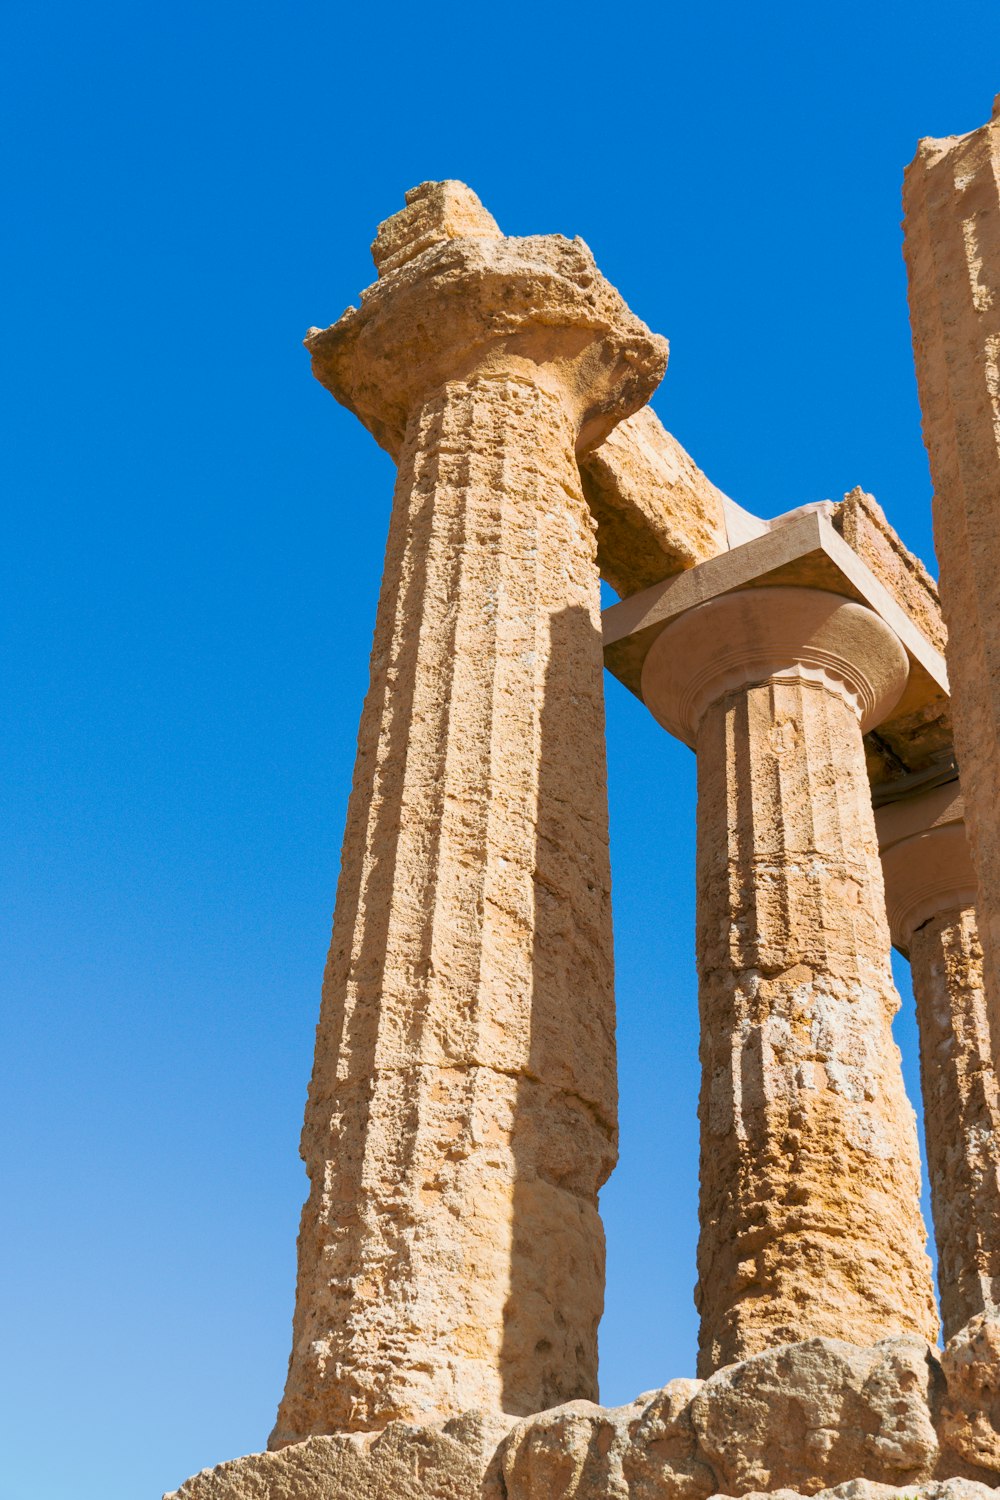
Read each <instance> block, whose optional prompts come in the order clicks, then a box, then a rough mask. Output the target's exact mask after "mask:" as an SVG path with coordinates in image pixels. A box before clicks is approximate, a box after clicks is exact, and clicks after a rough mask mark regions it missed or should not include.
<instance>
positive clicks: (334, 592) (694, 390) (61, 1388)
mask: <svg viewBox="0 0 1000 1500" xmlns="http://www.w3.org/2000/svg"><path fill="white" fill-rule="evenodd" d="M5 27H6V31H7V39H6V43H5V45H4V47H3V48H2V49H0V59H2V60H0V68H2V70H3V73H4V75H5V76H4V77H3V80H2V83H3V87H2V89H0V99H2V104H0V109H2V112H3V116H4V120H3V133H2V138H3V151H4V155H5V171H6V177H7V183H8V189H7V197H8V201H10V200H11V199H12V202H13V208H12V212H11V216H10V223H9V232H8V235H7V237H6V240H5V243H4V245H3V247H2V249H0V257H2V260H3V267H2V270H3V285H4V288H5V291H6V293H7V297H6V310H5V315H4V317H5V328H4V333H5V337H4V338H3V341H2V350H0V379H2V381H3V407H4V412H5V416H6V418H7V422H6V424H5V425H6V429H7V440H6V442H5V444H4V447H3V464H4V469H5V482H4V494H5V496H6V498H7V504H6V507H5V525H4V545H3V548H2V551H0V570H2V574H3V577H2V581H0V612H2V632H3V637H4V641H3V644H4V652H3V656H4V662H5V673H4V675H5V687H6V697H7V705H6V712H5V714H4V721H3V729H2V731H0V778H2V786H3V817H2V820H0V840H2V845H3V847H2V851H0V885H2V901H3V907H4V921H3V924H2V934H0V990H2V993H3V995H4V998H5V1002H6V1003H5V1005H4V1012H3V1023H2V1024H3V1032H4V1035H3V1041H2V1047H3V1057H4V1061H5V1064H6V1065H7V1066H6V1068H5V1074H6V1082H5V1087H4V1090H3V1105H2V1108H3V1110H4V1112H5V1115H6V1118H5V1120H4V1121H3V1123H2V1129H0V1142H2V1151H3V1155H4V1158H5V1160H4V1164H3V1171H4V1180H5V1183H6V1188H5V1203H6V1206H7V1209H8V1216H7V1225H6V1230H5V1233H4V1235H3V1237H2V1242H0V1260H2V1276H3V1285H4V1287H5V1288H6V1291H7V1294H8V1296H7V1298H6V1299H5V1301H6V1310H5V1318H4V1323H5V1329H4V1338H3V1348H4V1354H3V1378H4V1389H3V1394H2V1399H0V1411H2V1412H3V1414H4V1415H3V1424H4V1425H3V1431H4V1438H5V1442H4V1455H5V1456H4V1462H3V1465H2V1473H0V1500H29V1497H30V1500H64V1497H66V1500H69V1497H70V1496H72V1497H73V1500H136V1497H139V1496H153V1497H155V1496H158V1495H159V1494H160V1491H161V1490H162V1489H164V1488H169V1487H172V1486H174V1485H176V1484H177V1483H179V1482H180V1481H181V1480H182V1479H183V1478H184V1477H186V1476H187V1475H188V1474H189V1473H191V1472H192V1471H194V1470H196V1469H198V1468H200V1467H201V1466H203V1465H206V1464H210V1463H215V1462H218V1461H219V1460H221V1459H224V1458H227V1457H232V1456H235V1455H237V1454H239V1453H243V1452H247V1451H250V1450H253V1449H255V1448H258V1447H260V1446H262V1445H263V1443H264V1441H265V1439H266V1435H267V1432H268V1430H269V1428H270V1426H271V1423H272V1420H273V1416H274V1410H275V1406H276V1403H277V1400H278V1397H279V1395H280V1391H281V1386H282V1383H283V1377H284V1369H285V1363H286V1360H287V1355H288V1345H289V1330H290V1318H291V1307H292V1292H293V1281H294V1240H295V1232H296V1225H297V1219H298V1213H299V1208H300V1204H301V1201H302V1198H303V1195H304V1191H305V1177H304V1173H303V1170H302V1167H301V1164H300V1162H299V1160H298V1156H297V1141H298V1133H299V1126H300V1121H301V1113H302V1105H303V1100H304V1095H305V1087H306V1081H307V1077H308V1072H309V1066H310V1058H311V1049H312V1038H313V1027H314V1024H315V1019H316V1012H317V1004H318V994H319V980H320V973H321V969H322V964H323V958H324V954H325V950H326V946H327V942H328V939H329V922H330V912H331V908H332V902H333V892H334V887H335V882H336V876H337V868H338V855H339V844H340V836H341V829H342V823H343V817H344V809H345V802H346V796H347V792H348V788H349V785H350V775H351V766H352V762H353V754H354V740H355V733H356V727H357V718H358V713H359V710H360V706H361V700H362V696H363V693H364V689H365V684H366V679H367V656H368V649H369V645H370V638H371V629H372V623H373V618H374V609H375V601H376V593H377V586H378V579H379V573H380V567H381V554H382V548H383V544H384V537H385V529H386V523H387V515H388V506H389V499H390V492H391V484H392V466H391V464H390V462H389V460H388V459H387V458H386V456H385V455H384V454H382V453H381V452H380V451H379V450H378V449H377V448H376V447H375V445H374V443H373V442H372V440H371V439H370V438H369V437H368V435H367V433H365V432H364V431H363V430H362V429H361V427H360V426H359V425H358V424H357V422H356V421H355V419H354V418H353V417H351V416H350V415H349V414H348V413H346V412H344V411H342V410H340V409H339V408H338V407H337V406H336V405H335V403H334V402H333V401H332V400H331V399H330V397H329V396H328V395H327V394H326V393H325V392H323V391H322V390H321V389H320V388H319V386H318V385H316V384H315V383H314V382H313V381H312V380H311V378H310V375H309V369H308V360H307V357H306V355H305V352H304V351H303V350H302V348H301V345H300V340H301V337H302V335H303V333H304V332H305V329H306V328H307V326H309V325H310V324H326V323H329V322H332V321H333V320H334V319H335V318H336V317H337V316H338V315H339V313H340V312H341V310H342V309H343V307H344V306H345V305H346V304H347V303H348V302H350V301H352V300H353V299H354V298H355V297H356V295H357V293H358V292H359V291H360V290H361V288H362V287H363V286H365V285H366V284H368V282H369V281H371V280H372V279H373V269H372V266H371V262H370V259H369V254H368V245H369V243H370V241H371V239H372V237H373V234H374V230H375V226H376V224H377V222H378V221H379V220H380V219H381V218H384V217H385V216H387V215H388V214H390V213H392V212H394V211H395V210H396V209H397V208H399V207H400V206H401V204H402V196H403V192H404V190H405V189H406V188H407V187H409V186H411V185H413V184H414V183H417V182H420V181H422V180H425V179H428V178H436V177H459V178H462V179H464V180H466V181H467V182H469V183H470V184H471V185H472V186H473V187H474V188H475V189H476V191H477V192H478V193H479V194H480V196H481V197H482V198H483V200H484V202H485V203H486V204H487V206H488V207H489V208H490V210H491V211H492V212H493V213H494V215H495V216H496V218H497V219H498V221H499V223H500V225H501V227H502V228H503V229H505V230H506V231H507V232H508V233H513V234H522V233H542V232H550V231H558V232H561V233H565V234H570V235H573V234H580V235H582V236H583V237H584V239H586V240H587V242H588V243H589V244H590V246H591V248H592V249H593V251H594V253H595V255H596V257H597V260H598V263H599V264H600V266H601V267H602V269H603V270H604V272H605V273H606V274H607V275H608V276H609V278H610V279H611V280H612V281H614V282H615V283H616V284H617V285H618V286H619V288H620V289H621V290H622V292H623V293H624V295H625V296H626V298H627V299H628V300H629V302H630V303H631V305H632V306H633V308H634V309H635V310H636V311H637V312H638V313H639V314H640V315H641V316H642V317H643V318H645V319H646V320H647V322H649V323H650V324H651V326H652V327H654V328H655V329H657V330H658V331H660V332H663V333H665V334H666V335H667V336H668V337H669V339H670V341H671V346H672V353H671V361H670V369H669V370H668V373H667V377H666V380H665V382H664V385H663V387H662V390H661V391H660V392H659V393H658V395H657V397H656V399H655V402H654V405H655V407H656V409H657V411H658V412H659V414H660V415H661V417H662V418H663V420H664V422H665V423H666V424H667V426H668V427H669V428H670V429H671V430H672V431H674V432H675V433H676V434H677V436H678V437H679V438H680V440H681V441H682V442H683V443H684V444H685V445H686V446H687V447H688V448H689V450H690V451H691V452H692V453H693V454H694V456H695V458H696V459H697V460H698V462H699V463H700V464H701V465H702V466H703V467H704V468H705V469H706V470H707V471H708V472H709V474H710V475H711V476H712V478H713V479H714V480H715V482H716V483H718V484H719V485H720V486H721V487H722V488H723V489H725V490H726V491H727V492H728V493H730V494H731V495H732V496H733V497H734V498H735V499H737V500H739V501H740V502H741V503H742V504H743V505H745V506H748V507H750V508H751V509H756V510H758V511H759V512H761V513H762V514H765V515H773V514H776V513H778V512H780V511H783V510H786V509H788V508H790V507H791V506H795V505H800V504H802V503H804V502H806V501H811V500H818V499H823V498H829V497H832V498H839V497H840V496H841V495H842V494H843V493H844V491H845V490H846V489H848V488H850V487H851V486H853V485H855V484H862V485H863V486H865V488H867V489H870V490H872V491H873V492H874V493H875V494H876V495H877V496H878V498H879V500H880V501H881V502H882V504H883V506H884V507H885V509H886V511H887V512H888V514H889V516H890V519H891V520H892V521H893V522H894V523H895V525H896V526H897V528H898V529H899V530H900V532H901V533H902V535H903V536H904V538H905V539H906V540H907V541H908V542H909V543H910V545H911V546H913V547H914V548H915V549H916V550H917V551H919V552H920V553H921V554H922V555H923V556H924V558H925V559H926V560H927V561H928V562H932V561H933V558H932V550H931V537H930V520H929V480H928V474H927V466H926V461H925V457H924V453H923V449H922V446H921V442H920V428H919V412H918V408H917V404H916V395H915V388H914V381H913V374H912V362H911V354H910V347H909V333H908V326H907V318H906V303H905V278H904V272H903V265H902V260H901V256H900V231H899V220H900V213H901V210H900V181H901V175H902V169H903V166H904V165H905V163H906V162H907V161H908V160H909V159H910V158H911V157H912V155H913V152H914V148H915V145H916V141H917V139H918V137H919V136H921V135H926V134H937V135H941V134H947V133H950V132H958V131H965V130H968V129H971V128H973V127H974V126H976V125H979V124H981V123H982V122H983V121H984V120H985V119H986V118H987V117H988V115H989V111H990V105H991V102H992V98H993V95H994V93H995V92H996V91H997V90H1000V7H997V5H996V3H995V0H989V3H986V0H984V3H978V0H975V3H974V0H953V4H952V5H951V6H950V7H949V8H948V9H947V10H945V9H943V8H942V7H941V6H940V5H939V4H934V5H932V4H930V3H927V0H913V3H908V4H902V3H899V4H896V3H891V4H890V3H882V4H879V3H872V0H869V3H867V4H864V5H862V4H859V3H853V0H852V3H845V4H840V5H838V6H828V5H814V6H803V5H802V4H795V5H793V4H791V3H787V0H778V3H775V4H773V5H769V6H766V7H748V6H742V5H736V4H733V3H728V0H727V3H719V4H715V5H707V4H706V5H702V6H694V5H691V4H690V3H685V4H684V5H676V4H673V3H665V4H660V5H651V4H647V3H640V4H637V5H633V6H631V7H628V8H622V7H618V8H615V7H599V6H597V5H594V4H591V3H589V0H586V3H582V4H577V5H574V6H568V5H562V4H556V5H551V4H550V5H547V4H541V5H532V6H519V5H516V4H515V5H507V6H505V7H499V6H496V7H470V6H468V5H461V6H460V5H457V4H434V3H428V4H425V5H422V6H419V7H417V6H414V7H402V6H398V5H394V4H389V5H388V6H384V7H382V8H380V9H378V10H375V9H373V8H372V9H364V10H363V9H361V8H360V7H352V8H347V7H338V6H334V5H321V4H317V3H313V0H300V3H297V4H294V5H286V6H280V7H279V6H274V5H267V4H253V3H247V0H242V3H240V4H239V5H237V4H229V3H213V0H205V3H202V4H199V5H194V4H192V3H190V0H175V3H174V4H172V5H170V6H164V5H156V4H153V5H147V6H142V7H140V6H136V5H132V4H130V5H126V4H124V3H117V4H116V3H109V0H94V3H92V4H90V5H88V6H85V7H84V6H79V5H72V6H71V5H69V4H66V3H58V0H56V3H49V4H45V3H44V0H43V3H39V0H34V3H32V4H30V5H29V4H27V3H24V0H8V6H7V11H6V23H5ZM607 701H608V748H609V775H610V787H611V817H612V838H613V851H612V852H613V862H614V878H615V923H616V941H617V961H618V1000H619V1010H620V1018H621V1023H620V1033H621V1034H620V1045H621V1069H622V1143H621V1144H622V1162H621V1165H620V1167H619V1169H618V1171H617V1173H616V1175H615V1177H614V1178H613V1180H612V1182H611V1184H610V1185H609V1187H608V1188H607V1189H606V1191H605V1194H604V1209H605V1215H606V1222H607V1228H608V1239H609V1286H608V1307H607V1315H606V1318H605V1323H604V1325H603V1330H602V1383H603V1392H604V1396H605V1399H607V1400H610V1401H620V1400H625V1399H628V1398H630V1397H631V1396H632V1395H634V1394H636V1393H637V1392H638V1391H640V1390H643V1389H648V1388H649V1387H651V1386H655V1385H659V1384H662V1383H663V1382H664V1381H665V1380H667V1379H669V1378H671V1377H672V1376H675V1375H680V1374H688V1373H691V1372H692V1370H693V1360H694V1340H695V1319H694V1310H693V1307H692V1304H691V1288H692V1285H693V1282H694V1242H695V1230H696V1222H695V1220H696V1172H697V1137H696V1122H695V1115H694V1111H695V1100H696V1092H697V1055H696V1054H697V1028H696V1023H695V1006H696V1000H695V985H694V961H693V901H692V897H693V879H692V874H693V828H694V806H693V804H694V763H693V759H692V757H691V756H690V754H689V753H688V752H687V751H686V750H684V749H683V748H682V747H680V746H678V745H675V744H673V743H672V742H670V741H669V740H668V738H667V737H666V736H665V735H664V734H663V733H662V732H661V731H660V730H658V729H657V728H656V726H655V725H654V724H653V722H652V720H651V719H650V718H649V717H648V715H647V714H646V713H645V712H644V710H643V709H642V708H641V706H640V705H639V704H638V703H636V702H635V701H634V700H632V699H631V698H629V696H628V695H627V694H626V693H625V691H624V690H623V689H621V688H620V687H619V685H618V684H617V683H615V682H610V681H609V683H608V694H607ZM899 974H900V982H901V985H905V980H906V976H905V966H902V967H901V968H900V970H899ZM910 1011H911V1001H910V999H909V995H908V992H904V1011H903V1014H902V1016H901V1019H900V1024H899V1027H898V1030H899V1036H900V1041H901V1044H902V1045H903V1047H904V1050H905V1052H906V1059H907V1069H908V1078H909V1080H910V1082H911V1087H915V1058H914V1028H913V1023H912V1017H911V1014H910Z"/></svg>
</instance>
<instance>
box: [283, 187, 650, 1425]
mask: <svg viewBox="0 0 1000 1500" xmlns="http://www.w3.org/2000/svg"><path fill="white" fill-rule="evenodd" d="M408 203H409V206H408V208H407V209H406V210H404V211H403V213H402V214H400V215H398V216H397V217H396V219H395V220H389V221H388V223H387V224H386V225H383V226H382V229H381V231H380V235H379V239H378V241H376V245H375V254H376V263H377V264H379V265H380V279H379V281H378V283H377V284H376V285H375V286H374V287H372V288H370V289H369V290H368V291H367V292H366V293H365V294H364V297H363V299H362V304H361V307H360V308H358V309H349V310H348V312H346V313H345V314H344V316H343V317H342V318H341V320H340V321H339V323H337V324H335V325H334V327H332V328H330V329H327V330H326V331H325V332H319V331H316V332H314V333H313V334H312V335H311V336H310V338H309V340H308V341H307V342H308V345H309V348H310V349H311V351H312V355H313V368H314V372H315V373H316V375H317V377H318V378H319V379H320V380H321V381H322V382H323V384H324V385H326V386H327V387H328V388H329V389H330V390H331V391H332V392H333V394H334V395H335V396H336V397H337V398H338V399H339V400H341V401H342V402H344V403H345V404H346V405H348V406H350V407H351V409H352V410H354V411H355V412H356V413H357V414H358V415H359V416H360V417H361V419H362V420H363V421H364V422H365V423H366V425H368V426H369V427H370V428H371V429H372V431H373V432H374V433H375V435H376V436H377V437H378V439H379V441H380V442H382V443H383V445H384V446H386V447H388V448H389V449H390V451H391V452H392V453H393V455H394V456H396V457H397V458H398V477H397V482H396V489H395V497H394V501H393V511H392V519H391V523H390V532H389V541H388V549H387V553H386V563H385V575H384V581H383V586H382V593H381V597H380V600H379V606H378V617H377V623H376V630H375V642H374V648H373V652H372V660H371V687H370V691H369V694H368V698H367V701H366V703H365V708H364V713H363V715H362V721H361V730H360V735H359V742H358V758H357V765H356V771H355V779H354V788H353V791H352V795H351V801H350V807H349V811H348V819H347V830H346V834H345V839H344V849H343V861H342V871H341V877H340V884H339V888H338V893H337V909H336V916H335V921H334V933H333V942H332V946H331V949H330V956H329V960H328V964H327V970H326V977H325V981H324V989H323V1003H322V1010H321V1015H320V1021H319V1027H318V1030H317V1037H316V1054H315V1065H314V1072H313V1078H312V1083H311V1086H310V1091H309V1102H308V1106H307V1111H306V1121H305V1128H304V1133H303V1141H302V1152H303V1156H304V1158H305V1161H306V1165H307V1169H308V1173H309V1177H310V1195H309V1199H308V1202H307V1203H306V1206H305V1209H304V1211H303V1217H302V1227H301V1233H300V1236H299V1276H298V1290H297V1298H296V1307H295V1321H294V1333H293V1349H292V1355H291V1360H290V1365H289V1373H288V1382H287V1386H286V1390H285V1395H284V1399H283V1401H282V1404H281V1409H280V1412H279V1415H278V1423H277V1427H276V1429H275V1432H274V1434H273V1435H272V1439H271V1444H272V1447H280V1446H283V1445H284V1444H287V1443H289V1442H292V1441H295V1440H298V1439H301V1438H304V1437H306V1436H307V1435H309V1434H311V1433H322V1432H333V1431H351V1430H355V1431H360V1430H373V1429H377V1428H380V1427H382V1426H384V1425H385V1424H386V1423H387V1422H389V1421H390V1420H392V1419H393V1418H404V1419H407V1420H410V1421H417V1422H421V1421H429V1420H432V1419H440V1418H443V1417H448V1416H451V1415H454V1414H456V1413H459V1412H462V1411H466V1410H469V1409H470V1408H479V1409H481V1410H485V1411H487V1412H490V1411H494V1412H495V1411H501V1410H503V1411H507V1412H512V1413H519V1414H521V1413H527V1412H531V1411H535V1410H538V1409H541V1408H544V1407H546V1406H549V1405H552V1404H554V1403H558V1402H561V1401H566V1400H570V1399H572V1398H574V1397H590V1398H595V1397H596V1395H597V1323H598V1319H599V1317H600V1313H601V1309H602V1304H603V1275H604V1240H603V1233H602V1229H601V1224H600V1219H599V1217H598V1213H597V1190H598V1188H599V1187H600V1185H601V1184H602V1183H603V1182H604V1181H605V1179H606V1178H607V1176H608V1174H609V1172H610V1171H611V1168H612V1166H613V1164H614V1161H615V1155H616V1077H615V1047H614V1004H613V993H612V958H611V922H610V907H609V867H608V833H607V803H606V788H605V760H604V716H603V685H602V658H601V642H600V617H599V596H598V574H597V566H596V550H595V534H594V524H593V522H592V520H591V517H590V515H589V513H588V510H587V506H586V504H585V502H584V498H583V494H582V491H581V485H580V476H579V469H578V463H577V459H578V453H579V451H580V450H581V449H582V448H585V447H586V445H587V444H588V443H592V442H596V441H599V440H600V439H601V438H602V437H603V436H604V435H605V434H606V433H607V432H608V431H609V430H610V429H611V428H612V427H613V426H614V424H615V423H616V422H617V421H618V420H620V419H621V418H622V417H623V416H625V415H627V414H628V413H629V412H631V411H633V410H635V409H636V408H637V407H638V406H639V405H641V404H642V402H644V401H645V400H646V399H648V397H649V394H650V393H651V391H652V390H653V389H654V387H655V385H656V384H657V382H658V380H659V378H660V376H661V375H662V372H663V368H664V365H665V348H666V346H665V344H664V343H663V341H662V340H660V339H657V338H656V337H655V336H653V335H652V334H650V333H649V331H648V329H646V328H645V326H644V325H643V324H642V323H640V322H639V321H638V319H636V318H634V317H633V316H632V314H631V313H630V312H629V311H628V309H627V308H626V307H625V305H624V303H623V302H622V301H621V299H620V298H619V297H618V295H617V293H615V292H614V291H613V289H612V288H611V287H610V286H609V285H608V284H607V283H606V282H605V281H603V279H602V278H601V276H600V274H599V273H598V271H597V269H596V267H595V265H594V263H593V259H592V257H591V256H590V253H589V251H587V249H586V247H585V246H583V245H582V243H580V242H568V241H565V240H562V239H559V238H555V237H553V238H544V239H543V238H537V239H529V240H507V239H503V238H502V237H500V235H499V231H497V230H496V227H495V225H493V226H492V228H491V227H490V226H491V225H492V221H491V220H489V217H488V215H486V214H485V212H484V210H482V208H481V206H480V205H478V202H477V200H476V199H475V198H474V197H473V195H472V194H471V193H469V191H468V189H465V188H462V187H461V185H460V184H429V185H425V187H424V188H422V189H417V190H415V192H414V193H412V194H410V195H408Z"/></svg>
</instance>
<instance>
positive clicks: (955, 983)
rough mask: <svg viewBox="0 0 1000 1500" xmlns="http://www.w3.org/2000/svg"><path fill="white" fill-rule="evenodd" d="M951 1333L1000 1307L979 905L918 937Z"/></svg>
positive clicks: (944, 1295)
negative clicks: (977, 912) (976, 908)
mask: <svg viewBox="0 0 1000 1500" xmlns="http://www.w3.org/2000/svg"><path fill="white" fill-rule="evenodd" d="M910 965H911V968H912V973H913V993H914V996H915V998H916V1002H917V1022H918V1025H919V1028H920V1071H921V1083H922V1087H923V1095H924V1132H925V1137H926V1142H927V1166H928V1171H929V1174H930V1180H931V1202H932V1206H933V1210H934V1234H935V1239H936V1241H937V1251H938V1286H939V1288H940V1292H941V1317H942V1322H943V1323H944V1332H945V1338H951V1337H952V1335H953V1334H955V1333H957V1332H958V1330H959V1329H960V1328H962V1327H963V1326H964V1325H965V1324H966V1323H967V1322H968V1321H969V1319H970V1318H973V1317H975V1316H976V1315H977V1314H978V1313H983V1312H986V1313H990V1314H992V1315H993V1316H996V1314H997V1312H998V1308H1000V1302H998V1297H1000V1098H998V1092H997V1079H996V1073H995V1071H994V1068H993V1060H992V1055H991V1049H990V1039H989V1026H988V1022H987V1016H986V1002H985V996H984V994H983V954H982V949H981V947H980V944H979V932H978V926H977V922H976V911H975V907H972V906H965V907H962V908H959V909H957V910H950V911H944V912H940V913H939V914H938V915H936V916H934V917H932V918H931V919H930V920H929V921H927V922H925V923H924V924H923V925H922V926H921V927H918V928H917V929H916V931H915V932H914V933H913V935H912V936H911V938H910Z"/></svg>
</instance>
